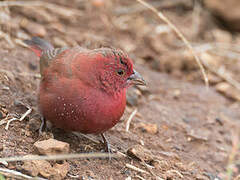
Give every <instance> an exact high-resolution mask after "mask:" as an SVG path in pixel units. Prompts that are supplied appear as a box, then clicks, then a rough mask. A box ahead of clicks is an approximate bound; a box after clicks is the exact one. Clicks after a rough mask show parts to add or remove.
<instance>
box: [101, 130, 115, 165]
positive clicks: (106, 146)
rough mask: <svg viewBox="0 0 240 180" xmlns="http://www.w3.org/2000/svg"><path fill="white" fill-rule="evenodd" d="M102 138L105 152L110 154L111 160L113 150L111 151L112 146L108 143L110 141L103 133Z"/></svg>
mask: <svg viewBox="0 0 240 180" xmlns="http://www.w3.org/2000/svg"><path fill="white" fill-rule="evenodd" d="M101 136H102V139H103V142H102V143H103V145H104V146H105V152H107V153H108V154H109V157H108V158H109V160H111V156H110V154H111V153H112V149H111V146H110V144H109V143H108V141H107V139H106V137H105V136H104V134H103V133H102V134H101Z"/></svg>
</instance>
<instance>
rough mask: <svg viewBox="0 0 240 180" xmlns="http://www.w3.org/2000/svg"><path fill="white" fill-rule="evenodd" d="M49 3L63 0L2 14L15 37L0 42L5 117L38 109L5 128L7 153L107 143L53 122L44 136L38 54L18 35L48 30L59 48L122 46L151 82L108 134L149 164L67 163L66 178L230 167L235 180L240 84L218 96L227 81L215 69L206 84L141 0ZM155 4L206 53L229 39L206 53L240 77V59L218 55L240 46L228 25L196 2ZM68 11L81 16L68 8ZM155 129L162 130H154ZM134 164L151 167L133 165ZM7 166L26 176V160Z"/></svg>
mask: <svg viewBox="0 0 240 180" xmlns="http://www.w3.org/2000/svg"><path fill="white" fill-rule="evenodd" d="M45 2H47V1H45ZM48 2H49V3H53V4H55V5H56V4H58V6H56V7H55V10H53V9H49V8H46V7H43V6H39V7H38V8H37V7H34V6H32V5H30V6H23V7H18V6H16V7H9V8H2V9H1V10H2V13H3V14H4V13H5V16H4V17H7V18H9V21H4V19H1V20H2V21H1V27H2V28H1V29H2V32H4V33H6V34H5V35H9V36H10V38H11V39H10V40H12V43H13V44H12V45H11V42H9V41H7V40H6V36H2V37H3V38H2V39H0V46H1V50H0V82H1V84H0V119H6V117H7V115H8V116H9V117H13V116H17V117H19V116H21V115H22V114H23V113H25V112H26V111H27V107H30V108H32V109H33V112H32V113H31V114H30V115H28V116H27V117H26V118H25V119H24V120H23V121H21V122H20V121H13V122H11V123H10V126H9V129H8V130H5V126H6V124H3V125H1V128H0V156H1V157H10V156H23V155H28V154H36V151H35V150H34V148H33V144H34V142H36V141H38V140H42V139H48V138H49V137H54V138H55V139H58V140H61V141H64V142H67V143H69V144H70V152H71V153H81V152H82V153H84V152H99V151H101V149H102V147H101V145H100V144H94V143H93V142H92V141H90V140H88V139H86V138H84V137H77V136H75V135H73V134H72V133H66V132H63V131H62V130H58V129H55V128H53V129H51V130H48V131H47V132H46V133H45V134H44V135H43V136H39V135H38V128H39V126H40V119H39V116H36V114H38V108H37V94H38V84H39V82H40V75H39V66H38V59H37V57H35V55H34V54H33V53H32V52H31V51H30V50H28V49H26V48H24V47H22V45H21V43H19V40H21V39H25V38H29V37H31V36H33V35H40V36H43V37H44V38H45V39H48V40H49V41H51V42H53V44H54V45H55V46H66V45H67V46H73V45H76V44H79V45H81V46H84V47H88V48H95V47H100V46H113V47H117V48H121V49H123V50H124V51H126V52H128V53H129V55H130V57H132V59H133V60H134V63H135V66H136V69H137V70H138V71H139V72H140V73H141V74H142V75H143V77H144V78H145V79H146V81H147V84H148V86H147V88H146V89H143V88H141V89H135V88H131V89H130V91H131V92H130V93H129V95H128V102H129V105H128V107H127V109H126V111H125V114H124V116H123V117H122V121H121V122H120V123H119V124H118V125H116V126H115V127H114V128H112V129H111V130H109V131H108V132H107V133H106V135H107V137H108V140H109V142H110V143H111V145H112V146H113V147H114V148H115V149H117V150H118V151H120V152H122V153H126V151H127V150H128V149H129V148H130V147H135V148H137V147H138V146H136V145H140V146H142V149H141V148H140V151H142V152H143V154H144V157H145V156H146V157H147V158H146V159H144V160H143V161H144V162H145V163H146V164H147V165H144V163H143V162H141V161H139V160H138V159H136V158H133V157H131V156H128V157H125V158H121V159H115V158H113V159H112V160H111V161H110V162H109V161H108V160H105V159H84V160H79V159H74V160H67V162H68V163H69V164H70V170H69V171H68V173H67V175H66V177H65V179H76V178H77V179H114V180H115V179H126V178H128V179H130V177H131V178H132V179H141V178H142V179H160V178H162V179H168V180H170V179H199V180H200V179H215V178H218V179H227V177H228V176H227V175H228V174H229V173H231V176H230V175H229V177H230V178H231V177H232V178H233V177H236V176H237V175H238V174H240V164H239V160H240V159H239V158H240V157H239V155H238V154H239V149H238V148H237V147H236V146H239V141H238V138H239V127H240V121H239V119H240V112H239V106H240V104H239V101H238V100H239V99H237V98H236V96H238V95H239V94H238V93H239V92H238V91H237V90H236V91H237V95H233V94H231V92H230V95H228V96H227V97H226V96H223V95H222V94H219V93H218V92H217V91H216V88H215V85H217V84H218V83H222V82H223V80H222V78H220V77H219V76H216V75H215V74H214V73H211V71H209V78H210V84H211V85H210V87H209V89H207V88H206V87H205V85H204V83H203V81H202V80H201V74H200V71H199V69H198V67H197V65H196V63H195V61H194V60H193V58H192V57H191V55H190V53H188V51H186V50H185V49H184V47H183V44H182V42H181V41H179V40H178V39H177V38H176V36H175V35H174V33H173V32H172V31H171V30H169V28H168V27H167V26H165V24H159V20H158V19H157V18H156V17H155V16H154V15H153V14H152V13H149V11H147V10H146V9H142V6H141V5H139V4H138V3H136V2H134V1H132V2H131V3H130V2H127V1H126V2H121V1H104V0H102V1H101V0H98V1H97V0H93V1H91V2H90V1H77V0H71V1H66V0H61V1H56V0H52V1H48ZM150 2H152V3H153V4H154V5H155V6H158V8H159V10H163V11H164V12H165V13H166V14H167V16H168V17H169V18H170V19H171V20H172V21H173V22H174V24H176V26H177V27H179V28H180V30H181V31H182V32H184V34H185V35H186V36H187V38H188V39H190V40H191V41H193V42H196V43H195V44H196V47H197V50H199V49H200V50H201V47H199V46H200V45H206V43H209V42H213V41H214V42H218V41H220V42H221V43H226V44H227V43H228V45H229V46H228V47H227V48H225V49H224V51H221V49H219V47H215V46H214V48H215V51H213V52H209V51H204V52H200V53H199V55H200V56H201V57H202V56H203V57H208V59H207V62H208V63H209V64H210V65H211V67H214V68H216V69H217V68H220V67H222V66H223V65H224V67H227V70H228V72H229V74H230V75H231V76H232V77H233V78H234V79H236V80H239V79H240V77H239V65H240V63H239V58H238V57H237V56H236V57H235V56H231V57H228V56H226V55H224V56H223V55H222V54H221V55H219V52H221V53H224V52H226V51H227V50H228V51H227V52H229V51H230V50H232V51H233V48H231V47H233V45H232V44H233V43H235V44H236V45H237V44H238V42H239V37H240V36H239V35H238V34H235V35H232V34H231V33H230V32H228V31H223V30H220V29H219V27H217V25H215V24H214V20H212V19H211V16H210V15H209V14H208V12H206V11H204V10H203V9H201V11H200V16H198V15H197V13H196V11H195V10H194V8H193V4H192V1H176V2H175V3H172V4H171V3H167V1H162V2H160V3H159V2H158V1H150ZM60 7H62V8H69V9H68V10H69V11H71V12H75V13H74V14H70V15H69V14H67V12H68V11H67V12H65V11H64V13H62V11H63V10H62V9H58V8H60ZM76 13H77V14H76ZM1 17H3V16H1ZM196 18H197V19H198V21H199V22H198V24H196V23H197V22H196ZM29 24H30V25H29ZM194 27H197V28H194ZM4 37H5V38H4ZM193 44H194V43H193ZM231 45H232V46H231ZM234 47H235V46H234ZM226 49H227V50H226ZM229 49H230V50H229ZM237 50H238V49H237ZM237 50H236V51H237ZM232 51H231V52H232ZM238 52H239V51H237V53H238ZM232 54H233V53H231V55H232ZM231 89H234V87H232V88H231ZM217 90H218V89H217ZM136 92H137V94H138V95H136ZM224 94H226V92H225V93H224ZM229 97H230V98H229ZM238 97H239V96H238ZM130 104H131V105H130ZM136 108H137V113H136V115H135V116H134V117H133V119H132V122H131V125H130V129H129V131H128V132H126V131H125V127H126V121H127V120H128V118H129V116H130V114H131V113H132V112H133V111H134V109H136ZM0 122H1V121H0ZM147 124H150V130H149V131H148V130H144V128H145V127H146V125H147ZM151 125H152V126H151ZM156 126H157V132H156V131H155V130H156V129H155V130H154V129H153V127H156ZM229 159H230V160H229ZM127 163H128V164H132V165H133V166H136V167H138V168H140V169H142V170H145V171H146V172H147V173H146V172H145V173H144V172H137V171H134V170H132V169H129V168H128V167H127V166H126V164H127ZM230 165H231V166H230ZM0 166H1V167H4V168H8V169H13V170H17V171H20V172H22V173H24V174H28V173H27V172H26V171H25V170H24V169H23V162H21V161H18V162H11V163H9V164H8V166H4V165H1V164H0ZM146 167H149V168H146ZM228 167H230V168H228ZM217 176H218V177H217ZM55 178H56V177H55Z"/></svg>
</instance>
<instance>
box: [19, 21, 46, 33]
mask: <svg viewBox="0 0 240 180" xmlns="http://www.w3.org/2000/svg"><path fill="white" fill-rule="evenodd" d="M20 25H21V27H22V28H24V29H25V30H26V31H27V32H29V33H30V34H32V35H33V36H40V37H44V36H45V35H46V33H47V31H46V29H45V27H44V26H42V25H41V24H37V23H35V22H31V21H28V20H26V19H25V20H23V21H22V23H21V24H20Z"/></svg>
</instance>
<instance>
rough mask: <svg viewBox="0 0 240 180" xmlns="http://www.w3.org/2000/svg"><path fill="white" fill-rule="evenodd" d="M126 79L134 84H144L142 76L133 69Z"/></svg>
mask: <svg viewBox="0 0 240 180" xmlns="http://www.w3.org/2000/svg"><path fill="white" fill-rule="evenodd" d="M128 80H130V81H131V84H134V85H142V86H146V81H145V80H144V79H143V77H142V76H141V75H140V74H139V73H138V72H137V71H135V70H133V74H132V75H131V76H130V77H129V78H128Z"/></svg>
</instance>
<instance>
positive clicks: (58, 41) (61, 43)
mask: <svg viewBox="0 0 240 180" xmlns="http://www.w3.org/2000/svg"><path fill="white" fill-rule="evenodd" d="M53 44H54V45H55V46H57V47H65V46H68V45H67V43H66V42H65V41H64V40H63V39H61V38H59V37H54V38H53Z"/></svg>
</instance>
